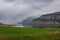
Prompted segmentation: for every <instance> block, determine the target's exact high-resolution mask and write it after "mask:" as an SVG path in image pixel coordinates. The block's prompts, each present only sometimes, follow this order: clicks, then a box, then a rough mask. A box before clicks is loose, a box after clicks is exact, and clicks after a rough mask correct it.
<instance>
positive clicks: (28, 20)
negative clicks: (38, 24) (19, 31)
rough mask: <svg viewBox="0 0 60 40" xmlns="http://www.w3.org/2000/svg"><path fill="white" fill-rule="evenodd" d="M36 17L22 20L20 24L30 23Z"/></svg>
mask: <svg viewBox="0 0 60 40" xmlns="http://www.w3.org/2000/svg"><path fill="white" fill-rule="evenodd" d="M35 18H36V17H28V18H26V19H24V20H23V21H22V22H23V23H24V22H31V21H32V20H33V19H35Z"/></svg>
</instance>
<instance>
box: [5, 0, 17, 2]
mask: <svg viewBox="0 0 60 40" xmlns="http://www.w3.org/2000/svg"><path fill="white" fill-rule="evenodd" d="M4 1H5V2H14V1H16V0H4Z"/></svg>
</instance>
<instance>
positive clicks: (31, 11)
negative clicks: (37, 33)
mask: <svg viewBox="0 0 60 40" xmlns="http://www.w3.org/2000/svg"><path fill="white" fill-rule="evenodd" d="M57 11H60V0H0V20H1V21H2V22H3V23H14V22H19V21H22V20H24V19H26V18H27V17H31V16H36V17H38V16H40V15H42V14H47V13H51V12H57Z"/></svg>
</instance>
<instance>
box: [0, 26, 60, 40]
mask: <svg viewBox="0 0 60 40" xmlns="http://www.w3.org/2000/svg"><path fill="white" fill-rule="evenodd" d="M0 40H60V28H16V27H10V26H3V27H2V26H1V27H0Z"/></svg>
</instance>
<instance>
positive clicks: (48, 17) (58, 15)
mask: <svg viewBox="0 0 60 40" xmlns="http://www.w3.org/2000/svg"><path fill="white" fill-rule="evenodd" d="M59 20H60V12H55V13H50V14H44V15H42V16H41V17H38V18H36V19H33V21H45V22H46V21H57V22H58V21H59Z"/></svg>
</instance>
